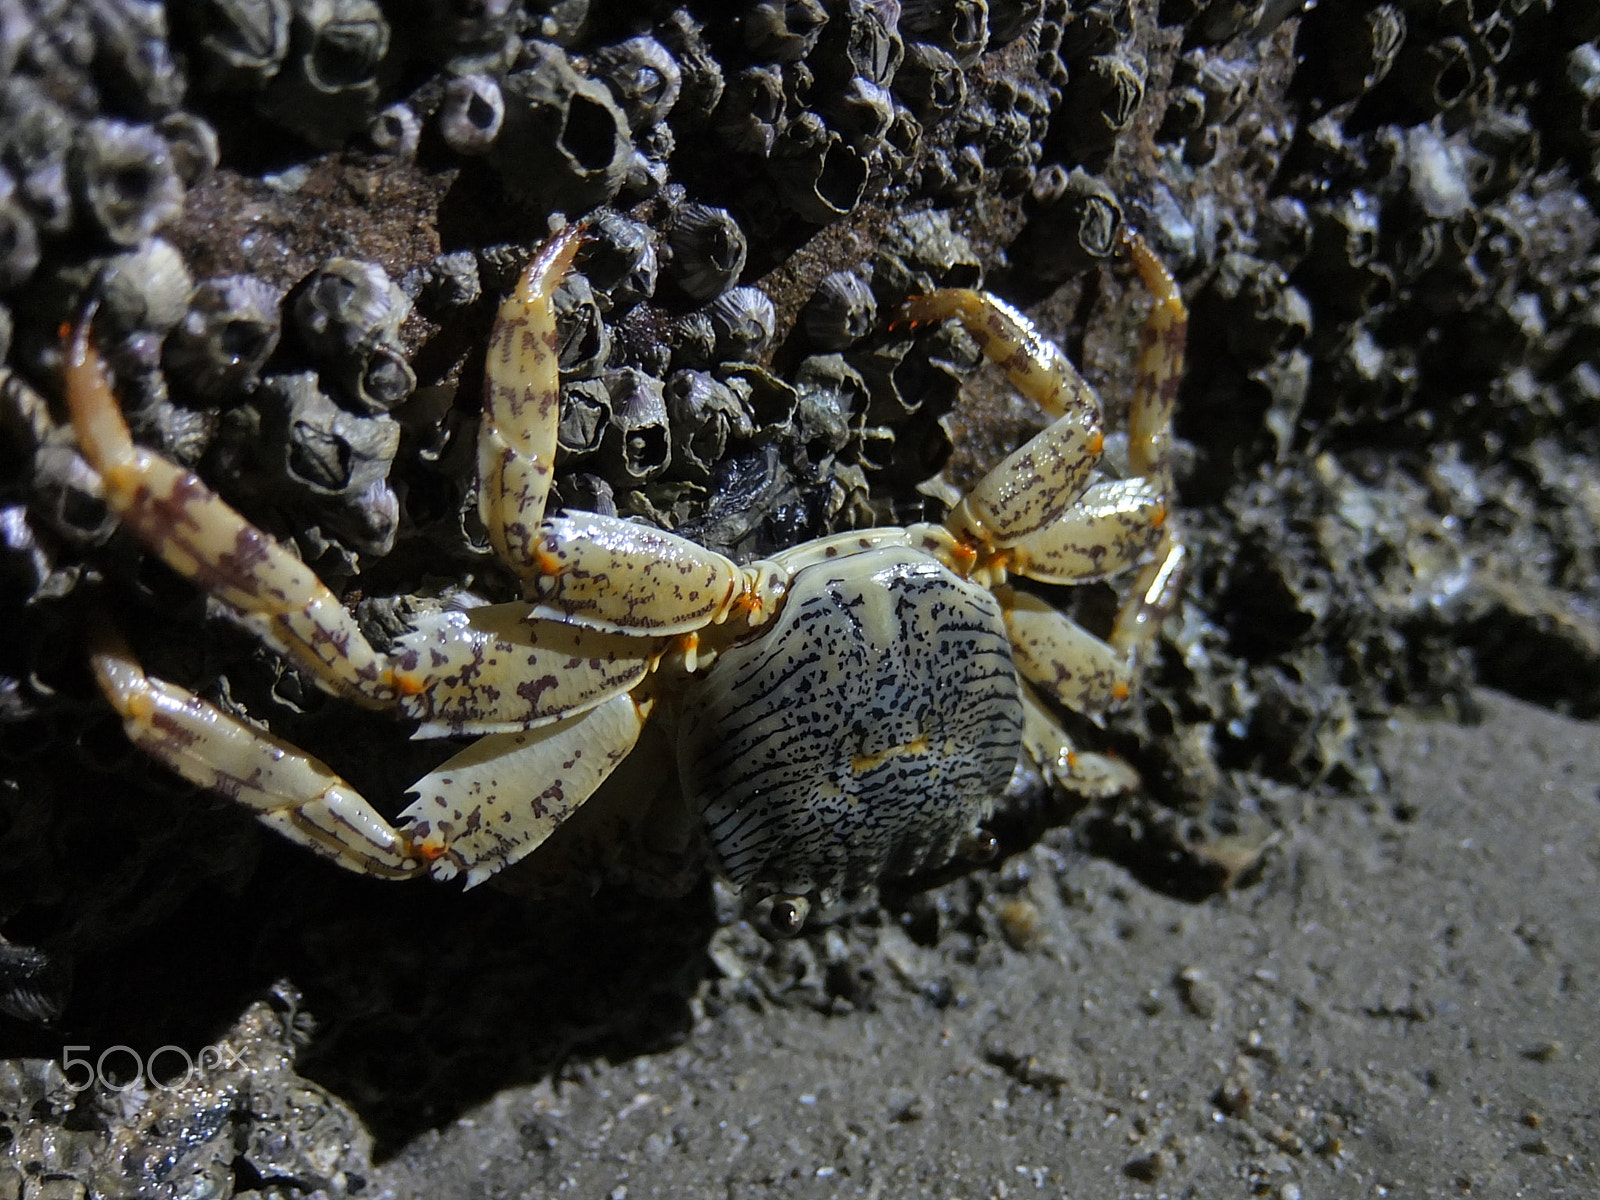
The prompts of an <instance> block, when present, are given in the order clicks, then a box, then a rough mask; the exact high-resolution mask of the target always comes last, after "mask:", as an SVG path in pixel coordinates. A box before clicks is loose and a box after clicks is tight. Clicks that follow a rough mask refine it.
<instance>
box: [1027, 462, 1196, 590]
mask: <svg viewBox="0 0 1600 1200" xmlns="http://www.w3.org/2000/svg"><path fill="white" fill-rule="evenodd" d="M1166 524H1167V500H1166V496H1165V495H1164V491H1163V489H1162V488H1161V487H1160V486H1158V484H1157V483H1156V481H1155V480H1151V479H1111V480H1105V481H1103V482H1101V483H1096V484H1092V485H1091V486H1090V487H1089V488H1088V489H1086V490H1085V491H1084V493H1083V495H1082V496H1081V497H1079V499H1078V502H1077V503H1076V504H1075V505H1073V507H1072V509H1071V510H1070V511H1069V512H1067V513H1066V514H1064V515H1063V516H1062V517H1061V519H1060V520H1058V521H1057V522H1056V523H1055V524H1054V525H1050V526H1047V527H1046V528H1044V529H1040V530H1038V531H1037V532H1035V533H1030V534H1029V535H1028V536H1027V537H1025V538H1023V539H1022V540H1021V541H1019V542H1016V543H1014V544H1013V545H1011V546H1009V547H1007V549H1006V553H1005V555H1004V563H1005V566H1006V569H1007V570H1009V571H1012V572H1014V573H1015V574H1018V575H1021V576H1022V577H1023V578H1025V579H1037V580H1039V581H1040V582H1042V583H1089V582H1092V581H1094V580H1097V579H1108V578H1110V577H1111V576H1113V575H1116V574H1118V573H1119V572H1121V571H1125V570H1127V569H1128V568H1129V567H1132V566H1136V565H1138V564H1139V563H1143V562H1148V561H1149V560H1150V558H1151V556H1152V555H1153V554H1154V553H1155V552H1156V549H1157V547H1159V546H1160V545H1161V544H1162V540H1163V539H1164V538H1165V537H1166Z"/></svg>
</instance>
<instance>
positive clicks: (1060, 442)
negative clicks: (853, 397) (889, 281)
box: [905, 288, 1105, 546]
mask: <svg viewBox="0 0 1600 1200" xmlns="http://www.w3.org/2000/svg"><path fill="white" fill-rule="evenodd" d="M905 315H906V319H907V320H909V321H911V322H912V323H914V324H921V323H923V322H926V321H938V320H943V319H945V318H947V317H954V318H955V319H957V320H959V321H960V322H961V324H962V325H963V326H964V327H965V328H966V330H967V332H968V333H970V334H971V335H972V336H973V338H974V340H976V341H977V343H978V345H979V347H980V348H981V349H982V350H983V353H984V354H985V356H987V357H988V358H989V359H990V361H992V362H996V363H999V364H1000V365H1001V366H1003V367H1004V368H1005V370H1006V374H1007V376H1008V377H1009V378H1010V379H1011V382H1012V383H1013V384H1015V385H1016V387H1017V390H1018V391H1020V392H1022V393H1023V395H1025V396H1027V397H1029V398H1030V399H1031V400H1033V401H1034V402H1035V403H1037V404H1038V405H1039V407H1040V408H1042V409H1044V411H1045V412H1047V413H1049V414H1050V415H1051V416H1053V417H1055V418H1056V420H1055V421H1054V423H1052V424H1051V425H1050V426H1048V427H1047V428H1045V429H1044V430H1043V431H1041V432H1040V433H1038V434H1036V435H1034V437H1033V438H1032V439H1030V440H1029V441H1028V442H1027V443H1026V444H1024V445H1023V446H1022V447H1021V448H1019V449H1017V450H1014V451H1013V452H1012V453H1011V454H1010V455H1009V456H1007V457H1006V459H1005V460H1004V461H1003V462H1001V463H1000V464H999V465H998V466H997V467H995V468H994V469H993V470H991V471H990V472H989V473H988V474H987V475H985V476H984V477H983V478H982V479H980V480H979V481H978V483H977V485H976V486H975V487H974V488H973V489H972V490H971V491H970V492H968V493H967V495H966V497H965V498H964V499H963V500H962V501H961V503H960V504H958V505H957V506H956V508H955V510H954V511H953V512H952V513H951V514H950V517H949V519H948V521H947V524H948V525H949V526H950V528H951V530H952V531H954V532H956V533H957V534H958V535H965V536H967V537H969V538H971V539H973V540H974V541H977V542H978V543H980V544H982V545H986V546H1009V545H1011V544H1012V543H1013V542H1015V541H1017V540H1018V539H1020V538H1023V537H1026V536H1027V535H1028V534H1030V533H1034V532H1035V531H1037V530H1040V529H1043V528H1045V527H1046V526H1048V525H1051V524H1052V523H1054V522H1055V521H1056V519H1057V518H1059V517H1060V516H1061V514H1062V513H1064V512H1066V511H1067V508H1068V507H1069V506H1070V505H1071V504H1072V502H1073V501H1074V500H1075V499H1077V497H1078V496H1079V494H1080V493H1082V491H1083V489H1084V487H1085V485H1086V484H1087V483H1088V482H1089V474H1090V472H1091V471H1093V469H1094V467H1095V464H1096V463H1097V462H1099V460H1100V452H1101V450H1102V449H1103V448H1104V446H1105V434H1104V432H1103V430H1102V428H1101V414H1100V401H1099V399H1098V398H1097V397H1096V396H1095V394H1094V391H1093V389H1092V388H1090V387H1089V385H1088V384H1087V383H1085V382H1084V380H1083V377H1082V376H1081V375H1079V374H1078V371H1077V368H1076V367H1074V366H1073V365H1072V364H1071V363H1070V362H1068V361H1067V358H1066V356H1065V355H1063V354H1062V353H1061V351H1060V350H1058V349H1057V348H1056V347H1055V345H1054V344H1052V343H1051V342H1049V341H1048V340H1046V339H1045V338H1043V337H1041V336H1040V334H1039V332H1038V330H1036V329H1035V328H1034V327H1033V323H1032V322H1031V321H1029V320H1028V319H1027V318H1026V317H1024V316H1023V315H1022V314H1021V313H1019V312H1018V311H1017V310H1016V309H1014V308H1012V307H1011V306H1010V305H1009V304H1007V303H1005V302H1004V301H1003V300H1001V299H999V298H998V297H996V296H992V295H989V294H987V293H984V292H976V291H972V290H971V289H969V288H944V289H941V290H939V291H936V292H930V293H928V294H927V295H925V296H914V297H912V298H911V299H910V300H908V301H906V306H905Z"/></svg>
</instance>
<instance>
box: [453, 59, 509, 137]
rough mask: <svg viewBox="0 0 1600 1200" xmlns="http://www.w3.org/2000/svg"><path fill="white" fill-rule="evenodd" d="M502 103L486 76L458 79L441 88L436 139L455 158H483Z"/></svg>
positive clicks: (503, 110)
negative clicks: (456, 155)
mask: <svg viewBox="0 0 1600 1200" xmlns="http://www.w3.org/2000/svg"><path fill="white" fill-rule="evenodd" d="M505 116H506V102H505V97H504V96H502V95H501V93H500V85H499V84H498V83H496V82H495V81H494V80H493V79H492V78H491V77H489V76H488V75H462V76H458V77H457V78H455V79H452V80H451V81H450V82H449V83H448V84H446V85H445V89H444V100H443V102H442V103H441V104H440V105H439V116H438V121H439V135H440V136H441V137H443V138H444V140H445V144H446V145H447V146H449V147H450V148H451V149H452V150H454V151H455V152H456V153H457V154H484V153H486V152H487V151H488V149H489V147H490V145H491V144H492V143H493V142H494V139H495V138H496V137H497V136H499V133H500V124H501V122H502V121H504V120H505Z"/></svg>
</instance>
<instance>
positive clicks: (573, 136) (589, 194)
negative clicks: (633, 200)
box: [489, 42, 633, 213]
mask: <svg viewBox="0 0 1600 1200" xmlns="http://www.w3.org/2000/svg"><path fill="white" fill-rule="evenodd" d="M524 59H525V61H526V62H527V64H528V65H527V66H525V67H523V68H522V69H521V70H518V71H515V72H513V73H512V74H510V75H508V76H507V77H506V78H505V80H504V81H503V82H502V85H501V88H502V91H503V93H504V96H505V103H506V112H505V120H504V123H503V124H502V126H501V129H500V136H499V137H498V138H496V139H495V141H494V144H493V146H492V148H491V150H490V153H489V161H490V163H491V164H493V166H494V167H495V169H496V170H497V171H498V172H499V173H500V175H501V177H502V178H503V179H504V180H505V181H506V183H507V184H508V185H509V186H510V187H511V188H512V189H513V191H515V192H516V193H518V194H520V195H522V196H525V197H526V198H527V199H528V200H529V201H530V202H532V203H537V204H540V205H544V206H546V207H547V208H549V209H556V210H561V211H566V212H574V213H576V212H583V211H587V210H588V209H590V208H593V207H594V206H596V205H598V204H604V203H606V202H607V201H609V200H610V199H611V198H612V197H614V196H615V195H616V194H617V193H618V192H619V191H620V190H621V189H622V184H623V181H624V180H625V179H626V178H627V173H628V163H629V160H630V158H631V156H632V153H633V148H632V145H631V142H630V139H629V135H628V122H627V118H626V117H624V116H623V114H622V110H621V109H620V108H618V107H617V104H616V101H615V100H613V99H612V98H611V93H610V91H609V90H608V89H607V88H606V86H605V85H604V84H602V83H601V82H599V81H598V80H595V79H589V78H587V77H585V76H583V75H580V74H579V73H578V71H577V70H576V69H575V68H574V67H573V65H572V63H571V62H570V61H569V60H568V58H567V56H566V54H565V53H564V52H563V51H562V50H561V48H560V47H559V46H554V45H551V44H549V43H543V42H536V43H529V44H528V45H527V46H526V47H525V48H524Z"/></svg>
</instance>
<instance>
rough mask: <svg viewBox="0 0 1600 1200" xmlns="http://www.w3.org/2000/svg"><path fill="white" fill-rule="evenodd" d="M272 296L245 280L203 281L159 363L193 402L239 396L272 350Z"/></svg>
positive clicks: (276, 322) (259, 283) (264, 286)
mask: <svg viewBox="0 0 1600 1200" xmlns="http://www.w3.org/2000/svg"><path fill="white" fill-rule="evenodd" d="M278 302H279V296H278V293H277V290H276V289H274V288H273V287H272V286H271V285H270V284H268V283H266V282H265V281H263V280H260V279H257V278H255V277H254V276H250V275H230V276H226V277H223V278H219V279H208V280H205V281H204V282H203V283H201V284H200V286H199V287H197V288H196V289H195V290H194V294H193V295H192V296H191V298H190V301H189V310H188V312H186V313H185V314H184V316H183V318H182V319H181V320H180V321H179V322H178V325H177V327H176V328H174V329H173V331H172V333H171V334H170V335H169V336H168V338H167V341H166V348H165V353H164V355H163V361H164V363H165V365H166V367H167V369H168V370H169V371H170V372H171V373H172V376H173V378H174V379H176V380H178V381H180V382H181V383H183V384H184V385H185V387H187V388H188V390H189V391H190V392H191V394H192V395H194V396H195V397H196V398H197V399H199V400H203V401H207V402H210V403H219V402H221V401H223V400H225V399H226V398H228V397H232V396H238V395H240V394H242V393H243V392H245V391H246V390H247V389H248V388H249V387H250V385H251V384H252V383H253V382H254V381H255V379H256V377H257V375H258V374H259V372H260V370H261V368H262V366H263V365H264V364H265V363H266V361H267V359H268V358H269V357H270V356H271V354H272V352H273V350H274V349H276V348H277V345H278V334H279V332H280V328H281V325H280V319H279V316H278Z"/></svg>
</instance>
